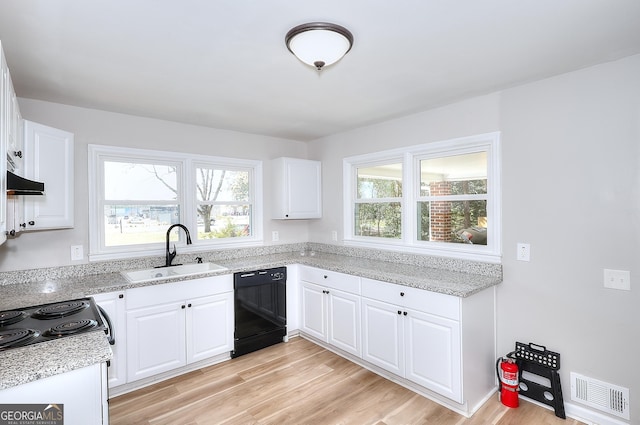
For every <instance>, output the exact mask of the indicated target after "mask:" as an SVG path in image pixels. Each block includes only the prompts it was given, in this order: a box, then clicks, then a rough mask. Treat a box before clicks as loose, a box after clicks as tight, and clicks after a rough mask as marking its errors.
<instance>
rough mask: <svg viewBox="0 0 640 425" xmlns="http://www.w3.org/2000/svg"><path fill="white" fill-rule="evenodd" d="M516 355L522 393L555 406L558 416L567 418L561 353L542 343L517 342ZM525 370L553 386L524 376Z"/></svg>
mask: <svg viewBox="0 0 640 425" xmlns="http://www.w3.org/2000/svg"><path fill="white" fill-rule="evenodd" d="M514 357H515V359H516V364H517V365H518V378H520V379H519V382H520V394H521V395H523V396H525V397H528V398H530V399H532V400H535V401H539V402H540V403H543V404H546V405H547V406H551V407H553V410H554V411H555V413H556V416H557V417H559V418H562V419H566V418H567V417H566V415H565V414H564V401H563V399H562V388H561V386H560V375H559V374H558V370H559V369H560V354H558V353H554V352H553V351H548V350H547V349H546V348H545V347H543V346H541V345H537V344H531V343H529V344H523V343H521V342H516V351H515V353H514ZM525 371H526V372H529V373H531V374H533V375H538V376H541V377H543V378H546V379H548V380H549V382H550V383H551V386H550V387H548V386H546V385H542V384H539V383H538V382H533V381H531V380H529V379H526V378H523V377H522V372H525Z"/></svg>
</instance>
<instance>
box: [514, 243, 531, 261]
mask: <svg viewBox="0 0 640 425" xmlns="http://www.w3.org/2000/svg"><path fill="white" fill-rule="evenodd" d="M516 259H517V260H518V261H530V260H531V245H529V244H528V243H522V242H519V243H518V253H517V255H516Z"/></svg>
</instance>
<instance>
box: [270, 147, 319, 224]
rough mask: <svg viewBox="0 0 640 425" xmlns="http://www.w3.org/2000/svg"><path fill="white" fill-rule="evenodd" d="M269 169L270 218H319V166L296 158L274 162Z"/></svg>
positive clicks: (277, 159)
mask: <svg viewBox="0 0 640 425" xmlns="http://www.w3.org/2000/svg"><path fill="white" fill-rule="evenodd" d="M272 168H273V187H274V195H273V218H275V219H284V220H293V219H308V218H321V217H322V163H321V162H320V161H310V160H307V159H298V158H276V159H274V160H273V162H272Z"/></svg>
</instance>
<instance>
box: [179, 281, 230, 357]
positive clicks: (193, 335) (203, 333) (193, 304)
mask: <svg viewBox="0 0 640 425" xmlns="http://www.w3.org/2000/svg"><path fill="white" fill-rule="evenodd" d="M186 321H187V322H186V324H187V340H186V343H187V363H191V362H195V361H198V360H203V359H206V358H208V357H212V356H216V355H218V354H223V353H229V352H230V351H231V350H233V327H234V323H233V292H228V293H225V294H220V295H213V296H210V297H203V298H196V299H194V300H192V301H189V302H188V303H187V317H186Z"/></svg>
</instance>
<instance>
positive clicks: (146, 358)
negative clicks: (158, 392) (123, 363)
mask: <svg viewBox="0 0 640 425" xmlns="http://www.w3.org/2000/svg"><path fill="white" fill-rule="evenodd" d="M184 303H185V301H182V300H181V301H178V302H173V303H169V304H162V305H158V306H153V307H146V308H139V309H135V310H131V311H128V312H127V341H128V342H129V344H128V350H127V351H128V352H127V376H128V377H129V379H128V380H129V382H131V381H135V380H137V379H142V378H147V377H149V376H153V375H157V374H159V373H161V372H166V371H168V370H171V369H175V368H178V367H180V366H184V365H185V364H186V358H187V353H186V350H185V347H186V326H185V322H186V320H185V311H184V310H185V304H184Z"/></svg>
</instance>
